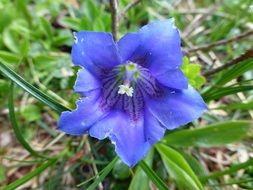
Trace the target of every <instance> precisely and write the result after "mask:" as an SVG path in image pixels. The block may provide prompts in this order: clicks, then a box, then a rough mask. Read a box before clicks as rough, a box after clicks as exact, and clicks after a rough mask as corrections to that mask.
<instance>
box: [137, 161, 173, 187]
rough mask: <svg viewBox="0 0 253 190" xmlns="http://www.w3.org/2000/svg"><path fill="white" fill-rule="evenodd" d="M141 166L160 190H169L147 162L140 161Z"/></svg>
mask: <svg viewBox="0 0 253 190" xmlns="http://www.w3.org/2000/svg"><path fill="white" fill-rule="evenodd" d="M139 166H140V167H141V168H142V169H143V171H144V172H145V173H146V175H147V176H148V177H149V178H150V180H151V181H152V182H153V183H154V184H155V185H156V187H157V188H158V189H159V190H169V188H168V187H167V185H166V184H165V183H164V182H163V180H162V179H161V178H160V177H159V176H158V175H157V174H156V173H155V172H154V171H153V170H152V168H150V167H149V166H148V165H147V164H146V162H145V161H143V160H142V161H140V163H139Z"/></svg>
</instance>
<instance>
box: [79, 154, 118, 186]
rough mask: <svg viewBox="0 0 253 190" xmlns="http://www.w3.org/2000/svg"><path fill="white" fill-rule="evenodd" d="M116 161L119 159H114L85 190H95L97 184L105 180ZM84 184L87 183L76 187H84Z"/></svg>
mask: <svg viewBox="0 0 253 190" xmlns="http://www.w3.org/2000/svg"><path fill="white" fill-rule="evenodd" d="M118 159H119V158H118V157H115V158H114V159H113V160H112V161H111V162H110V163H109V164H108V165H107V166H106V167H105V168H104V169H103V170H102V171H100V172H99V173H101V175H100V176H99V177H98V178H97V179H96V180H95V181H94V182H93V183H92V184H91V185H90V186H89V187H88V188H87V189H86V190H93V189H95V188H96V187H97V186H98V184H99V183H101V182H102V181H103V180H104V179H105V177H106V176H107V175H108V174H109V173H110V171H111V170H112V168H113V167H114V165H115V164H116V162H117V160H118ZM86 182H87V181H85V182H83V183H80V184H78V185H77V187H80V186H82V185H84V184H85V183H86Z"/></svg>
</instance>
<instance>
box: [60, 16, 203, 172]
mask: <svg viewBox="0 0 253 190" xmlns="http://www.w3.org/2000/svg"><path fill="white" fill-rule="evenodd" d="M71 54H72V61H73V63H74V64H75V65H78V66H80V67H81V69H80V70H79V72H78V73H77V79H76V83H75V86H74V90H75V92H77V93H79V94H80V95H81V99H80V100H78V101H77V108H76V109H75V110H73V111H65V112H63V113H62V114H61V116H60V119H59V123H58V129H59V130H61V131H64V132H65V133H67V134H71V135H83V134H85V133H88V134H89V135H90V136H92V137H95V138H97V139H104V138H109V139H110V140H111V142H112V143H113V144H114V145H115V150H116V152H117V154H118V155H119V156H120V158H121V159H122V160H123V161H124V162H125V163H126V164H128V165H129V166H131V167H132V166H134V165H135V164H136V163H137V162H138V161H139V160H141V159H142V158H143V157H144V156H145V155H146V153H147V152H148V150H149V149H150V147H151V146H152V145H153V144H154V143H156V142H157V141H159V140H161V138H162V137H163V136H164V133H165V130H166V129H168V130H172V129H175V128H177V127H179V126H182V125H185V124H187V123H189V122H191V121H193V120H195V119H197V118H198V117H200V116H201V114H202V113H203V111H204V110H205V109H206V105H205V103H204V101H203V99H202V98H201V96H200V95H199V94H198V92H197V91H196V90H194V89H193V88H192V87H191V86H190V85H189V84H188V81H187V79H186V77H185V76H184V74H183V73H182V71H181V70H180V66H181V64H182V52H181V48H180V35H179V31H178V29H177V28H176V27H175V26H174V23H173V19H168V20H165V21H157V22H153V23H150V24H148V25H146V26H143V27H142V28H141V29H140V30H139V31H138V32H136V33H128V34H126V35H125V36H124V37H122V38H121V39H120V40H119V41H118V42H115V41H114V40H113V37H112V35H111V34H110V33H105V32H89V31H81V32H78V33H75V43H74V45H73V47H72V53H71Z"/></svg>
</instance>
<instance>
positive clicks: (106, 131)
mask: <svg viewBox="0 0 253 190" xmlns="http://www.w3.org/2000/svg"><path fill="white" fill-rule="evenodd" d="M89 133H90V135H91V136H93V137H96V138H98V139H103V138H106V137H109V138H110V139H111V141H112V143H113V144H114V145H115V151H116V152H117V154H118V155H119V156H120V158H121V159H122V161H123V162H124V163H126V164H127V165H128V166H130V167H132V166H134V165H135V164H136V163H137V162H138V161H139V160H141V159H142V158H143V157H144V156H145V155H146V153H147V151H148V150H149V148H150V144H149V142H148V141H146V138H145V131H144V126H143V119H140V120H139V121H137V122H133V121H131V120H130V118H129V117H128V116H127V115H126V114H125V113H122V112H119V111H113V112H111V113H110V114H109V115H107V117H105V118H104V119H102V120H100V121H99V122H97V123H96V124H94V125H93V126H92V127H91V129H90V131H89Z"/></svg>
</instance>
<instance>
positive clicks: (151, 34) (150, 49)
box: [139, 19, 182, 75]
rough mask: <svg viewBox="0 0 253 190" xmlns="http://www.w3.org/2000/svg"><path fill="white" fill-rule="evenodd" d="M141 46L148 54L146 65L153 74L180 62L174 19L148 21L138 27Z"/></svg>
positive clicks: (177, 66)
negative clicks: (146, 23) (148, 22)
mask: <svg viewBox="0 0 253 190" xmlns="http://www.w3.org/2000/svg"><path fill="white" fill-rule="evenodd" d="M139 33H140V35H141V40H142V42H141V43H142V44H141V45H142V47H143V49H145V52H147V55H148V66H149V70H150V72H152V73H153V74H154V75H158V74H162V73H164V72H166V71H167V70H170V69H177V68H179V66H180V65H181V64H182V51H181V46H180V35H179V31H178V30H177V29H176V28H175V26H174V19H168V20H165V21H157V22H153V23H150V24H148V25H146V26H144V27H142V28H141V29H140V32H139Z"/></svg>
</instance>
